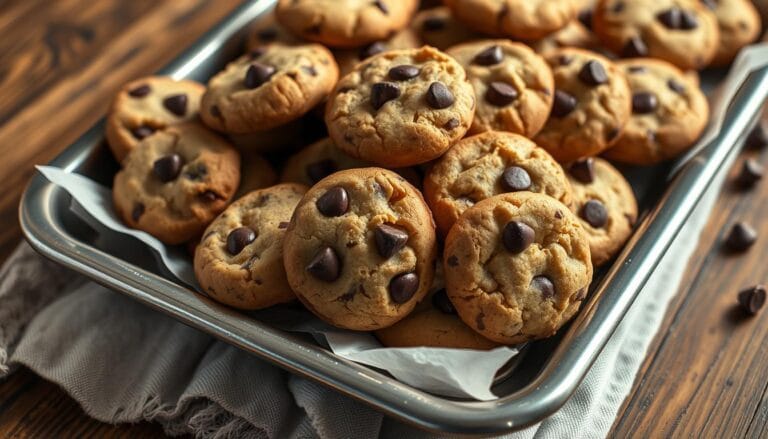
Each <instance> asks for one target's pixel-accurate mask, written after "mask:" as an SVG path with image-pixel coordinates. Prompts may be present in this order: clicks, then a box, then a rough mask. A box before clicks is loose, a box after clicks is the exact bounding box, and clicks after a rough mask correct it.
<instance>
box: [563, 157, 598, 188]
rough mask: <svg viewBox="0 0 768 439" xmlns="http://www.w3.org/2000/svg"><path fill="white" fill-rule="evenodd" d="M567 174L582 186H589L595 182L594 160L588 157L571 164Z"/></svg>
mask: <svg viewBox="0 0 768 439" xmlns="http://www.w3.org/2000/svg"><path fill="white" fill-rule="evenodd" d="M568 172H569V173H570V174H571V175H572V176H573V178H575V179H576V180H577V181H580V182H582V183H584V184H589V183H592V182H593V181H595V159H593V158H592V157H588V158H586V159H582V160H577V161H575V162H573V163H572V164H571V166H570V167H569V168H568Z"/></svg>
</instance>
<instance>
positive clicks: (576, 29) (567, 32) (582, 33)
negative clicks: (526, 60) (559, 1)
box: [531, 20, 599, 55]
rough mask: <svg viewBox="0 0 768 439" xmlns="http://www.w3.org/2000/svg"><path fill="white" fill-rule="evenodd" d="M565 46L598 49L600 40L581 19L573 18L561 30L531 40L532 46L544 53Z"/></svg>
mask: <svg viewBox="0 0 768 439" xmlns="http://www.w3.org/2000/svg"><path fill="white" fill-rule="evenodd" d="M563 47H578V48H580V49H588V50H594V51H598V50H599V41H598V40H597V37H595V35H594V34H593V33H592V32H591V31H590V30H589V29H588V28H587V27H586V26H585V25H584V24H583V23H582V22H581V21H579V20H573V21H571V22H570V23H568V24H567V25H566V26H565V27H564V28H562V29H560V30H559V31H557V32H554V33H551V34H549V35H547V36H546V37H544V38H542V39H540V40H536V41H532V42H531V48H533V50H535V51H536V52H538V53H540V54H543V55H546V54H548V53H549V52H551V51H553V50H557V49H560V48H563Z"/></svg>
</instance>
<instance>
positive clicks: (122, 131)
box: [105, 76, 205, 162]
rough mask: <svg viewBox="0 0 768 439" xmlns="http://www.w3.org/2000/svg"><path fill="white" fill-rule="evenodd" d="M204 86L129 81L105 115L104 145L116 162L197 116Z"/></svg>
mask: <svg viewBox="0 0 768 439" xmlns="http://www.w3.org/2000/svg"><path fill="white" fill-rule="evenodd" d="M203 92H205V87H204V86H203V85H202V84H200V83H197V82H195V81H190V80H187V79H182V80H178V81H177V80H175V79H172V78H170V77H165V76H150V77H147V78H141V79H137V80H135V81H131V82H129V83H128V84H126V85H125V86H123V88H121V89H120V91H119V92H118V93H117V95H116V96H115V99H114V100H113V101H112V106H111V107H110V109H109V114H108V115H107V124H106V127H105V134H106V137H107V143H108V144H109V147H110V149H111V150H112V153H113V154H114V155H115V158H116V159H117V161H118V162H122V161H123V160H124V159H125V156H127V155H128V153H129V152H131V150H132V149H133V148H135V147H136V145H138V144H139V142H140V141H141V140H142V139H144V138H146V137H149V136H151V135H152V134H153V133H155V132H156V131H160V130H163V129H164V128H166V127H168V126H170V125H174V124H178V123H183V122H187V121H189V120H192V119H195V118H197V116H198V109H199V107H200V97H201V96H202V95H203Z"/></svg>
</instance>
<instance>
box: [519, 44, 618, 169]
mask: <svg viewBox="0 0 768 439" xmlns="http://www.w3.org/2000/svg"><path fill="white" fill-rule="evenodd" d="M546 60H547V62H548V63H549V65H550V66H551V67H552V71H553V73H554V75H555V93H554V100H553V103H552V111H551V112H550V114H549V120H547V123H546V125H545V126H544V128H543V129H542V130H541V131H540V132H539V134H538V135H537V136H536V137H535V138H534V140H535V141H536V143H537V144H538V145H539V146H541V147H543V148H544V149H546V150H547V151H549V153H550V154H552V156H553V157H554V158H555V159H557V161H559V162H570V161H573V160H576V159H579V158H582V157H587V156H593V155H596V154H599V153H601V152H602V151H604V150H606V149H608V148H609V147H610V146H611V145H613V144H614V143H615V142H616V140H617V139H618V138H619V135H620V134H621V132H622V130H623V128H624V125H625V124H626V123H627V121H629V117H630V115H631V112H632V94H631V92H630V90H629V85H628V83H627V79H626V77H625V75H624V72H623V71H622V70H621V69H620V68H618V67H617V66H616V65H615V64H614V63H613V62H611V61H610V60H608V58H606V57H604V56H601V55H598V54H596V53H593V52H590V51H587V50H582V49H574V48H566V49H560V50H556V51H553V52H551V53H550V54H549V55H547V57H546Z"/></svg>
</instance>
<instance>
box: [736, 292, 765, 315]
mask: <svg viewBox="0 0 768 439" xmlns="http://www.w3.org/2000/svg"><path fill="white" fill-rule="evenodd" d="M738 297H739V305H741V308H742V309H743V310H744V311H745V312H747V313H748V314H751V315H755V314H757V312H758V311H760V308H762V307H763V305H764V304H765V286H763V285H755V286H753V287H749V288H747V289H744V290H742V291H739V296H738Z"/></svg>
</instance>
